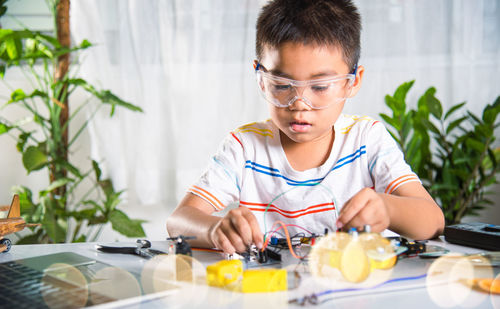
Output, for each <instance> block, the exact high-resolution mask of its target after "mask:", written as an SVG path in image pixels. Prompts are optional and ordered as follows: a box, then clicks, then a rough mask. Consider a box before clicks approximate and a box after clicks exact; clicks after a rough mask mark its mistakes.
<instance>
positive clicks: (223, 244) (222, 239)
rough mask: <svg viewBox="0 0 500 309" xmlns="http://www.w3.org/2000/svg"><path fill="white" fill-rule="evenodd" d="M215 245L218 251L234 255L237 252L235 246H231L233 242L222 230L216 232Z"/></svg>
mask: <svg viewBox="0 0 500 309" xmlns="http://www.w3.org/2000/svg"><path fill="white" fill-rule="evenodd" d="M214 243H215V246H216V247H217V248H218V249H221V250H222V251H224V252H225V253H228V254H233V253H235V252H236V248H234V246H233V245H232V244H231V242H230V241H229V239H228V238H227V237H226V235H224V232H222V230H220V229H218V230H217V231H216V232H215V241H214Z"/></svg>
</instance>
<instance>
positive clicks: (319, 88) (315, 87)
mask: <svg viewBox="0 0 500 309" xmlns="http://www.w3.org/2000/svg"><path fill="white" fill-rule="evenodd" d="M329 86H330V85H329V84H322V85H313V86H311V89H312V90H313V91H315V92H321V91H326V90H327V89H328V87H329Z"/></svg>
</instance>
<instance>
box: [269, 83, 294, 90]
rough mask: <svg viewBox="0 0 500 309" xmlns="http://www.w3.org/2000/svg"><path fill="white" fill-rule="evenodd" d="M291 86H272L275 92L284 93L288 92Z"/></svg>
mask: <svg viewBox="0 0 500 309" xmlns="http://www.w3.org/2000/svg"><path fill="white" fill-rule="evenodd" d="M290 87H291V85H289V84H274V85H273V88H274V90H276V91H284V90H289V89H290Z"/></svg>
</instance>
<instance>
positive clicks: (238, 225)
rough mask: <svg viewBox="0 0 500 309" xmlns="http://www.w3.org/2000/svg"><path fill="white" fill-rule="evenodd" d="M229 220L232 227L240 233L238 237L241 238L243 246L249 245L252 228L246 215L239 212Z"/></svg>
mask: <svg viewBox="0 0 500 309" xmlns="http://www.w3.org/2000/svg"><path fill="white" fill-rule="evenodd" d="M230 220H231V224H232V225H233V228H234V229H235V230H236V231H237V233H238V234H239V235H240V238H241V239H242V240H243V243H244V244H245V246H247V247H248V246H250V245H251V244H252V228H251V226H250V223H249V222H248V221H247V219H246V217H245V216H243V215H242V214H241V212H240V213H238V215H235V216H231V217H230Z"/></svg>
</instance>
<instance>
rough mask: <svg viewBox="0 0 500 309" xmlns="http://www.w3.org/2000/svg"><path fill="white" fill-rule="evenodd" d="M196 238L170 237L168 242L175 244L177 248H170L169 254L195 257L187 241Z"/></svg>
mask: <svg viewBox="0 0 500 309" xmlns="http://www.w3.org/2000/svg"><path fill="white" fill-rule="evenodd" d="M195 238H196V237H195V236H183V235H179V236H177V237H169V238H167V240H170V241H173V242H175V247H174V246H171V247H170V248H169V252H168V253H169V254H183V255H188V256H193V251H192V250H191V246H190V245H189V243H188V242H187V241H186V240H189V239H195Z"/></svg>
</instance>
